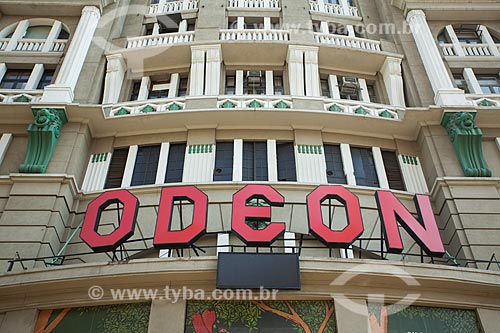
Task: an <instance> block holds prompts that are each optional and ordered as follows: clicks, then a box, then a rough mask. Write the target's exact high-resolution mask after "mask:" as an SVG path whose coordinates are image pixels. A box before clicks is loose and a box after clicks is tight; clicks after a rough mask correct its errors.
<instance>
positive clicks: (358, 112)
mask: <svg viewBox="0 0 500 333" xmlns="http://www.w3.org/2000/svg"><path fill="white" fill-rule="evenodd" d="M354 113H355V114H362V115H367V114H368V111H366V109H365V108H364V107H362V106H360V107H359V108H357V109H356V110H354Z"/></svg>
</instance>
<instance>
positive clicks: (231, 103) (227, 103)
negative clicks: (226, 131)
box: [220, 100, 236, 109]
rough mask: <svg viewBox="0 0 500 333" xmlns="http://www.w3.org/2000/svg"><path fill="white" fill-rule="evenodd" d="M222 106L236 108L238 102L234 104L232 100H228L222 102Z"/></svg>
mask: <svg viewBox="0 0 500 333" xmlns="http://www.w3.org/2000/svg"><path fill="white" fill-rule="evenodd" d="M220 107H221V108H223V109H234V108H235V107H236V104H234V103H233V102H231V101H230V100H227V101H225V102H224V103H222V105H221V106H220Z"/></svg>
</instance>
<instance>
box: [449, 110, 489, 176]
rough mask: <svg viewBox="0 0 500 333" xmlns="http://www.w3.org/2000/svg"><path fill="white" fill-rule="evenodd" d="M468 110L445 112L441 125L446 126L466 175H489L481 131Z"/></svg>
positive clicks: (472, 114)
mask: <svg viewBox="0 0 500 333" xmlns="http://www.w3.org/2000/svg"><path fill="white" fill-rule="evenodd" d="M475 116H476V114H475V113H470V112H446V113H445V114H444V116H443V120H442V121H441V126H443V127H444V128H446V130H447V131H448V135H449V136H450V138H451V142H452V143H453V147H454V148H455V152H456V153H457V156H458V159H459V160H460V164H461V165H462V169H463V170H464V174H465V176H466V177H491V170H490V169H489V168H488V165H487V164H486V161H485V160H484V156H483V146H482V140H483V132H482V131H481V129H480V128H478V127H477V126H476V123H475V121H474V118H475Z"/></svg>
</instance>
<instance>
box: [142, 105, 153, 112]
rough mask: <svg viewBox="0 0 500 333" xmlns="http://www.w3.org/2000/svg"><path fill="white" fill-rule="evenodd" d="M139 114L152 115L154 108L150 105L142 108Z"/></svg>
mask: <svg viewBox="0 0 500 333" xmlns="http://www.w3.org/2000/svg"><path fill="white" fill-rule="evenodd" d="M141 112H142V113H152V112H156V110H155V108H154V107H152V106H151V105H146V106H145V107H143V108H142V109H141Z"/></svg>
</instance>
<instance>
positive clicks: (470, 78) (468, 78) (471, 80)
mask: <svg viewBox="0 0 500 333" xmlns="http://www.w3.org/2000/svg"><path fill="white" fill-rule="evenodd" d="M463 76H464V79H465V82H467V87H468V88H469V91H470V93H471V94H482V93H483V90H482V89H481V86H480V85H479V82H478V81H477V78H476V75H475V74H474V70H473V69H472V68H464V71H463Z"/></svg>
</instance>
